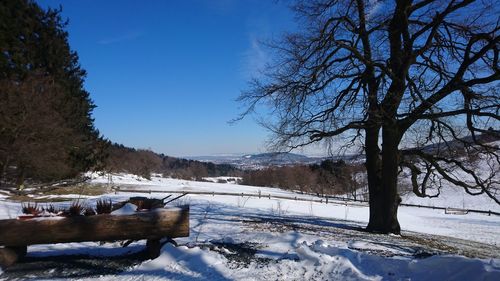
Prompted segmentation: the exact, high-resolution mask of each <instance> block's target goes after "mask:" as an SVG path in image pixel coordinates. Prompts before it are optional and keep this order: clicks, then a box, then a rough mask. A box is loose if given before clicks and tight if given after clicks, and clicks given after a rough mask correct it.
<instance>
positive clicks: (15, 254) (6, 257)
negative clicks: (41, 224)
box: [0, 246, 28, 268]
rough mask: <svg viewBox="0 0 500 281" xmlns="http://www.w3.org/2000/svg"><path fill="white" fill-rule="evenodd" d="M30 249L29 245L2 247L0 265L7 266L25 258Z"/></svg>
mask: <svg viewBox="0 0 500 281" xmlns="http://www.w3.org/2000/svg"><path fill="white" fill-rule="evenodd" d="M27 251H28V247H27V246H19V247H8V246H7V247H5V248H0V267H3V268H6V267H9V266H11V265H13V264H14V263H16V262H17V261H18V260H20V259H22V258H24V257H25V256H26V253H27Z"/></svg>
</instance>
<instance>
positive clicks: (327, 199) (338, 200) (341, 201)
mask: <svg viewBox="0 0 500 281" xmlns="http://www.w3.org/2000/svg"><path fill="white" fill-rule="evenodd" d="M112 189H113V190H114V191H115V192H130V193H147V194H152V193H178V194H193V195H211V196H215V195H218V196H239V197H256V198H268V199H283V200H294V201H303V202H315V203H325V204H334V205H349V206H359V207H367V206H368V201H364V200H353V199H349V198H345V197H338V196H322V197H319V198H304V197H301V196H284V195H273V194H270V193H267V194H264V193H261V192H260V191H259V193H245V192H215V191H185V190H184V191H180V190H155V189H150V190H146V189H130V188H120V187H113V188H112ZM302 195H306V196H316V195H312V194H307V193H305V194H302ZM400 206H406V207H415V208H425V209H434V210H444V211H445V212H447V210H453V211H454V212H462V213H464V214H466V213H479V214H486V215H488V216H491V215H496V216H500V213H499V212H495V211H491V210H488V211H485V210H474V209H458V208H450V207H436V206H425V205H416V204H406V203H401V204H400Z"/></svg>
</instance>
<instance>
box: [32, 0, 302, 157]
mask: <svg viewBox="0 0 500 281" xmlns="http://www.w3.org/2000/svg"><path fill="white" fill-rule="evenodd" d="M37 2H38V3H39V4H40V5H41V6H42V7H49V6H50V7H59V5H61V6H62V7H63V12H62V15H63V17H66V18H68V19H69V26H68V28H67V30H68V32H69V38H70V45H71V47H72V49H73V50H75V51H77V52H78V54H79V56H80V63H81V65H82V66H83V68H84V69H86V70H87V72H88V75H87V79H86V83H85V88H86V89H87V90H88V91H89V92H90V93H91V97H92V99H93V100H94V102H95V104H96V105H97V108H96V109H95V111H94V118H95V125H96V127H97V128H98V129H99V131H100V132H101V133H102V134H103V135H104V136H105V137H107V138H109V139H110V140H112V141H115V142H118V143H122V144H124V145H127V146H131V147H136V148H150V149H152V150H154V151H156V152H161V153H165V154H168V155H173V156H195V155H213V154H221V153H248V152H261V151H264V150H265V146H264V141H265V140H266V138H267V135H268V133H267V132H266V131H265V130H264V129H263V128H261V127H260V126H259V125H257V124H256V122H255V121H254V120H253V119H252V118H247V119H245V120H243V121H241V122H239V123H236V124H234V125H230V124H228V121H230V120H231V119H233V118H235V117H237V116H238V113H239V112H240V111H241V109H239V106H240V105H239V104H238V103H237V102H236V101H235V99H236V98H237V97H238V95H239V93H240V92H241V90H244V89H245V88H246V86H247V82H248V80H249V79H250V77H252V76H253V75H257V74H258V72H257V71H258V69H259V68H262V66H263V65H264V64H265V61H266V59H268V58H267V55H266V50H265V48H263V47H262V46H261V45H260V44H259V43H258V41H259V40H267V39H271V38H276V37H278V36H279V35H280V34H281V32H283V31H284V30H291V28H293V15H292V14H291V12H290V11H289V10H288V9H287V7H286V2H284V1H271V0H269V1H267V0H234V1H233V0H186V1H160V0H157V1H139V0H135V1H129V0H120V1H117V0H115V1H111V0H107V1H101V0H87V1H63V0H43V1H37Z"/></svg>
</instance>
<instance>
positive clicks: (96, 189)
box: [7, 184, 111, 203]
mask: <svg viewBox="0 0 500 281" xmlns="http://www.w3.org/2000/svg"><path fill="white" fill-rule="evenodd" d="M109 192H111V190H110V189H109V188H108V187H107V186H106V185H101V184H81V185H77V186H64V187H55V188H51V189H45V190H40V191H37V192H34V193H32V194H30V195H29V196H28V194H12V195H10V196H9V197H8V198H7V199H9V200H12V201H18V202H27V201H32V202H38V203H43V202H62V201H68V200H71V199H72V198H68V197H57V195H71V194H74V195H75V197H74V199H78V196H79V195H86V196H99V195H103V194H106V193H109ZM47 195H52V196H51V197H50V198H43V196H47ZM39 197H42V198H39Z"/></svg>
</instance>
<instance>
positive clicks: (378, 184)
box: [366, 125, 401, 234]
mask: <svg viewBox="0 0 500 281" xmlns="http://www.w3.org/2000/svg"><path fill="white" fill-rule="evenodd" d="M374 134H375V132H371V134H370V132H369V130H367V135H366V163H367V173H368V189H369V194H370V220H369V222H368V226H367V230H368V231H372V232H377V233H394V234H400V232H401V228H400V226H399V222H398V218H397V210H398V206H399V203H400V197H399V195H398V192H397V175H398V164H399V161H398V144H399V140H400V136H399V133H398V129H397V127H396V126H395V125H386V126H384V127H383V129H382V140H383V144H382V160H381V161H380V155H379V152H380V151H379V149H378V131H377V136H376V137H375V135H374ZM375 139H376V140H377V142H375ZM373 147H375V149H374V148H373Z"/></svg>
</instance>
